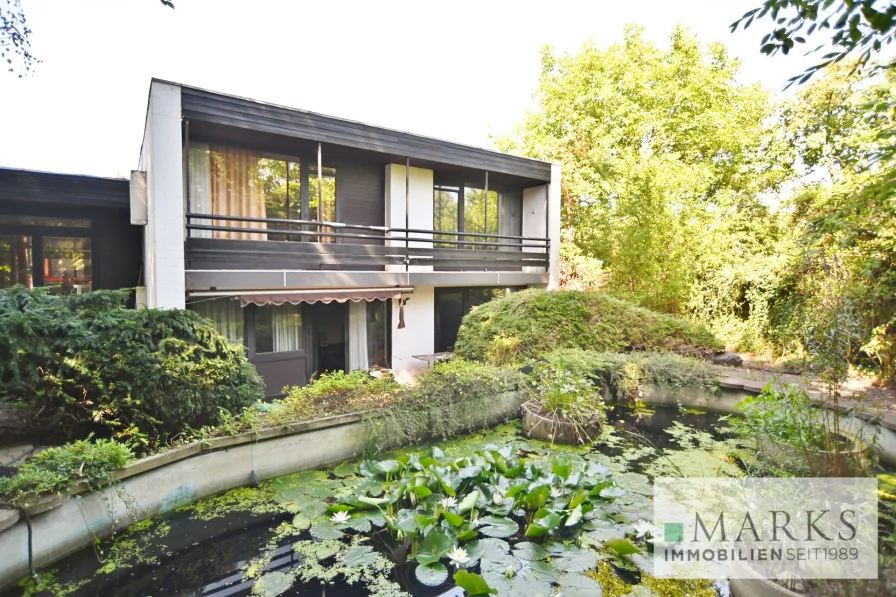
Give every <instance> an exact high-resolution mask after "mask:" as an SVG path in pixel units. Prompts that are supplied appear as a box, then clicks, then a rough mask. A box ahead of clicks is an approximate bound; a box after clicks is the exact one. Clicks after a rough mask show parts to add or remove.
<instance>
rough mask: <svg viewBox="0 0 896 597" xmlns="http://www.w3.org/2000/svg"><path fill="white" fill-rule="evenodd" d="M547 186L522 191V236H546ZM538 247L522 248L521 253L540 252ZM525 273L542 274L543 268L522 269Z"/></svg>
mask: <svg viewBox="0 0 896 597" xmlns="http://www.w3.org/2000/svg"><path fill="white" fill-rule="evenodd" d="M547 210H548V185H541V186H538V187H530V188H528V189H523V236H530V237H536V238H544V237H546V236H548V213H547ZM558 221H559V220H558ZM541 250H542V249H539V248H538V247H523V251H529V252H536V251H541ZM523 271H526V272H543V271H544V268H543V267H524V268H523Z"/></svg>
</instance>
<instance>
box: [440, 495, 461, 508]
mask: <svg viewBox="0 0 896 597" xmlns="http://www.w3.org/2000/svg"><path fill="white" fill-rule="evenodd" d="M439 503H440V504H441V505H442V507H443V508H453V507H455V506H456V505H457V500H456V499H454V498H453V497H451V496H448V497H446V498H443V499H441V500H439Z"/></svg>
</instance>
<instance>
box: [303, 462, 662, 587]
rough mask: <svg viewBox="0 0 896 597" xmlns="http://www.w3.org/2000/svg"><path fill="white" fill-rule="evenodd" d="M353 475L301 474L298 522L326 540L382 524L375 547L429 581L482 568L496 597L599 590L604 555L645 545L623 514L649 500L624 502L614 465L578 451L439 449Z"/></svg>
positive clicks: (625, 556)
mask: <svg viewBox="0 0 896 597" xmlns="http://www.w3.org/2000/svg"><path fill="white" fill-rule="evenodd" d="M358 472H359V475H360V476H361V478H362V480H361V481H360V482H356V483H355V484H354V486H349V485H347V484H345V483H344V482H343V481H342V480H335V479H331V478H328V477H326V476H319V475H317V476H310V475H308V476H306V477H305V479H304V481H305V482H304V483H303V484H301V485H300V486H299V485H297V486H299V487H301V489H300V491H301V492H302V493H303V495H304V497H303V499H302V500H301V501H296V502H292V503H293V504H294V505H295V509H296V510H297V515H296V517H297V519H298V520H297V526H298V527H301V528H310V532H311V535H312V537H313V538H314V539H315V540H317V541H322V542H324V541H337V542H338V540H339V539H341V538H343V537H345V536H346V533H350V532H352V531H354V532H362V533H363V532H368V531H370V530H371V528H374V529H377V528H382V529H384V530H386V531H388V532H387V534H386V535H383V534H382V533H375V534H374V535H375V537H377V539H376V540H377V542H378V547H380V548H381V549H382V551H383V552H384V553H386V554H388V556H389V558H390V560H391V561H392V562H393V564H395V565H397V566H403V565H404V564H406V563H409V562H410V563H415V564H416V567H415V568H414V574H415V576H416V578H417V580H418V581H419V582H421V583H423V584H425V585H430V586H439V585H442V584H444V583H445V582H446V581H447V580H448V577H449V575H450V572H451V571H452V570H453V571H454V572H455V576H454V578H455V579H457V573H459V572H461V571H466V572H471V571H472V570H474V569H478V571H479V573H480V574H481V581H482V582H484V583H485V586H486V587H488V588H489V589H490V590H491V589H494V591H495V592H497V593H498V594H499V595H512V594H514V593H518V592H519V590H520V587H521V586H522V585H529V586H537V587H539V590H542V589H543V592H544V593H545V594H549V593H550V592H551V591H552V590H553V588H552V587H555V586H556V587H561V590H562V591H563V593H564V594H565V595H570V596H572V597H575V596H576V595H593V594H596V593H595V592H594V591H595V587H596V586H597V585H596V583H595V581H594V580H592V579H590V578H588V577H587V576H583V573H584V572H586V571H588V570H590V569H592V568H594V566H595V564H596V562H597V561H598V559H599V558H613V559H614V561H616V560H619V561H622V562H624V563H625V565H628V566H631V567H634V566H633V562H634V560H633V559H632V558H631V556H633V555H635V554H639V553H640V551H641V548H639V547H637V546H636V545H635V544H633V543H632V542H630V541H629V540H627V539H626V538H625V536H626V535H632V536H633V535H634V529H633V527H632V526H631V524H628V525H626V524H624V522H629V523H630V522H632V521H633V520H636V519H637V518H639V517H640V516H642V515H643V512H644V511H645V510H647V509H648V508H649V500H647V499H646V498H644V497H643V496H640V495H637V496H635V497H634V500H632V499H626V498H628V494H629V492H628V491H627V490H625V489H623V488H621V487H619V486H618V485H616V483H615V482H614V479H613V474H612V472H611V471H610V469H609V468H608V467H606V466H605V465H602V464H599V463H597V462H594V461H589V460H586V459H585V458H582V457H581V456H577V455H574V454H562V453H561V454H554V455H552V456H550V457H544V458H542V457H532V458H530V457H528V455H527V454H525V453H522V452H520V451H518V450H517V449H516V448H515V447H513V446H504V447H500V448H499V447H497V446H494V445H486V446H483V447H481V448H480V449H478V450H476V451H475V452H474V453H473V454H471V455H468V456H461V457H457V458H449V457H446V456H445V454H444V452H443V451H442V450H440V449H439V448H432V449H431V450H429V451H427V452H424V453H422V454H405V455H401V456H397V457H395V458H392V459H387V460H380V461H372V460H366V461H363V462H362V463H361V464H360V466H359V468H358ZM326 490H330V491H329V495H321V494H327V493H328V491H326ZM633 503H634V504H635V507H634V508H633V509H630V508H629V506H631V505H632V504H633ZM633 510H634V511H633ZM635 511H636V512H635ZM636 513H637V516H636V515H635V514H636ZM371 553H372V552H371ZM374 555H375V554H374ZM371 557H372V556H371ZM352 561H353V560H352V558H343V562H344V563H345V564H347V565H348V564H350V563H351V562H352ZM460 578H462V579H464V582H471V583H474V584H476V586H479V587H481V586H482V585H481V584H480V583H479V581H478V580H476V579H475V578H472V577H471V576H468V575H465V574H461V575H460ZM597 590H599V589H597ZM589 591H590V592H589ZM468 593H469V590H468ZM470 594H479V593H470ZM483 594H485V593H483Z"/></svg>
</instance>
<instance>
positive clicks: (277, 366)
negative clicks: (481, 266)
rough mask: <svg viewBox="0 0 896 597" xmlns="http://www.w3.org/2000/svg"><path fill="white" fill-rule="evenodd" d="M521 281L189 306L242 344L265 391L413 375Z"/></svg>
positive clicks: (278, 295)
mask: <svg viewBox="0 0 896 597" xmlns="http://www.w3.org/2000/svg"><path fill="white" fill-rule="evenodd" d="M521 288H524V287H522V286H398V287H379V288H361V287H353V288H312V289H296V290H289V291H282V290H278V291H276V292H274V291H241V292H238V293H237V292H233V293H225V294H222V293H220V292H217V291H207V292H195V293H192V294H191V296H190V297H189V298H188V299H187V308H189V309H192V310H194V311H196V312H197V313H199V314H200V315H202V316H203V317H206V318H208V319H210V320H212V321H213V322H214V324H215V327H216V328H217V330H218V331H219V332H221V334H223V335H224V336H226V337H227V338H228V339H229V340H231V341H232V342H235V343H238V344H242V345H243V346H245V348H246V352H247V355H248V357H249V360H250V362H252V364H254V365H255V367H256V369H257V370H258V373H259V374H260V375H261V377H262V379H263V380H264V382H265V387H266V390H265V393H266V395H267V396H280V395H283V394H284V393H285V388H286V387H288V386H296V385H304V384H306V383H308V381H309V380H311V379H314V378H315V377H317V376H318V375H320V374H322V373H327V372H332V371H346V372H348V371H357V370H372V371H375V370H378V369H391V370H392V371H393V372H394V373H395V374H396V376H398V377H399V378H402V377H407V378H410V376H412V375H414V373H416V372H419V371H420V370H422V369H425V368H426V367H428V366H430V365H431V364H432V363H433V362H434V361H436V360H439V359H441V358H443V356H444V353H447V352H450V351H451V350H452V349H453V348H454V344H455V342H456V341H457V334H458V329H459V328H460V324H461V321H462V320H463V317H464V316H465V315H466V314H467V313H469V312H470V311H471V310H472V309H473V308H474V307H476V306H477V305H481V304H483V303H486V302H488V301H490V300H492V299H494V298H498V297H500V296H504V295H505V294H507V293H509V292H513V291H515V290H519V289H521Z"/></svg>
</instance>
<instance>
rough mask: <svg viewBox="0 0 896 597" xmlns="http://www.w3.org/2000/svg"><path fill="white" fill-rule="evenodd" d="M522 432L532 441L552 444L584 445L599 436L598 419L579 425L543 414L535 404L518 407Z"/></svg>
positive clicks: (529, 403) (599, 423)
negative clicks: (521, 421) (521, 420)
mask: <svg viewBox="0 0 896 597" xmlns="http://www.w3.org/2000/svg"><path fill="white" fill-rule="evenodd" d="M520 413H521V415H522V419H523V431H525V432H526V434H528V435H529V437H531V438H533V439H538V440H541V441H544V442H550V443H554V444H569V445H575V444H585V443H588V442H589V441H590V440H593V439H594V438H596V437H597V436H598V435H600V429H601V422H600V420H599V419H595V420H594V421H592V422H590V423H588V424H586V425H584V426H583V425H580V424H578V423H573V422H571V421H567V420H563V419H561V418H559V417H557V416H556V415H552V414H550V413H546V412H544V410H543V409H542V407H541V405H540V404H538V403H537V402H532V401H529V402H526V403H524V404H523V405H522V406H521V407H520Z"/></svg>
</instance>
